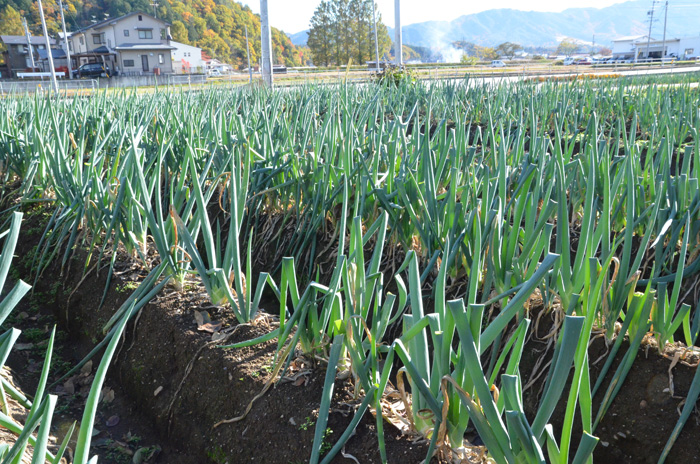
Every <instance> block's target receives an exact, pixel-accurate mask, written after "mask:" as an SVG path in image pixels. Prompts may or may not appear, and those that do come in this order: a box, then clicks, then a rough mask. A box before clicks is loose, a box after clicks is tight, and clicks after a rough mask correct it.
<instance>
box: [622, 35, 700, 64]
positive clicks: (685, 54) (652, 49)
mask: <svg viewBox="0 0 700 464" xmlns="http://www.w3.org/2000/svg"><path fill="white" fill-rule="evenodd" d="M698 56H700V36H696V37H682V38H667V39H666V40H665V41H664V40H659V39H655V38H653V37H652V38H650V39H649V38H648V37H647V36H636V37H621V38H619V39H616V40H614V41H613V57H615V58H623V59H630V60H635V61H640V60H646V59H648V58H649V59H661V58H669V57H675V58H678V59H680V60H689V59H694V58H696V57H698Z"/></svg>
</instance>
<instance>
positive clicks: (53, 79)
mask: <svg viewBox="0 0 700 464" xmlns="http://www.w3.org/2000/svg"><path fill="white" fill-rule="evenodd" d="M37 3H38V4H39V16H41V28H42V29H43V30H44V39H46V56H47V57H48V59H49V69H50V70H51V84H52V85H53V91H54V92H55V93H56V94H57V95H58V82H57V81H56V69H54V67H53V54H52V52H51V43H50V42H49V33H48V31H47V30H46V19H45V18H44V7H43V6H42V4H41V0H37Z"/></svg>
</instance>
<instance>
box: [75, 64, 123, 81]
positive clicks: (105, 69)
mask: <svg viewBox="0 0 700 464" xmlns="http://www.w3.org/2000/svg"><path fill="white" fill-rule="evenodd" d="M116 75H117V73H116V72H112V70H111V69H109V65H106V64H103V63H87V64H84V65H82V66H81V67H79V68H78V69H76V70H75V71H73V77H78V78H83V77H103V76H104V77H112V76H116Z"/></svg>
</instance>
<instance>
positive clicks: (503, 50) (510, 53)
mask: <svg viewBox="0 0 700 464" xmlns="http://www.w3.org/2000/svg"><path fill="white" fill-rule="evenodd" d="M522 49H523V47H522V45H520V44H517V43H513V42H504V43H502V44H500V45H499V46H498V47H496V53H498V55H499V56H507V57H508V58H509V59H511V60H512V59H513V57H514V56H515V54H516V53H517V52H519V51H520V50H522Z"/></svg>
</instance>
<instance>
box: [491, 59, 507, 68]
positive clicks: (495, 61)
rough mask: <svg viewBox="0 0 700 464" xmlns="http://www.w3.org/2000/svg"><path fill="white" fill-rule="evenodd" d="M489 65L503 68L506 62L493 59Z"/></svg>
mask: <svg viewBox="0 0 700 464" xmlns="http://www.w3.org/2000/svg"><path fill="white" fill-rule="evenodd" d="M491 67H492V68H505V67H506V64H505V63H504V62H503V61H501V60H493V61H492V62H491Z"/></svg>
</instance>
